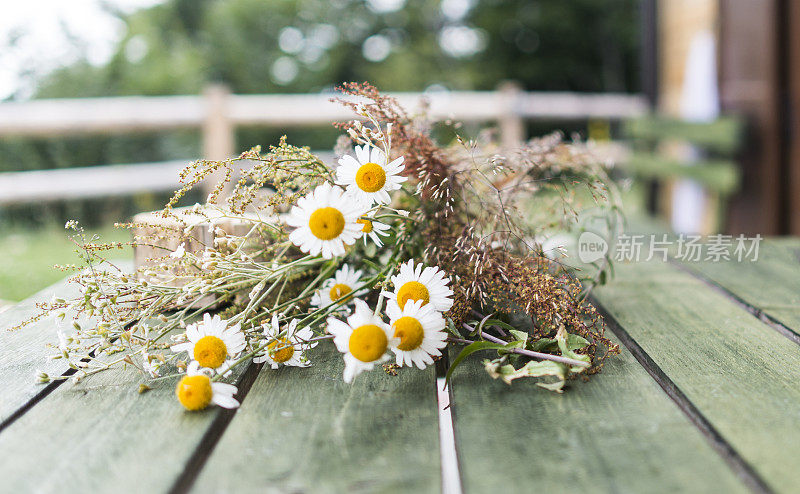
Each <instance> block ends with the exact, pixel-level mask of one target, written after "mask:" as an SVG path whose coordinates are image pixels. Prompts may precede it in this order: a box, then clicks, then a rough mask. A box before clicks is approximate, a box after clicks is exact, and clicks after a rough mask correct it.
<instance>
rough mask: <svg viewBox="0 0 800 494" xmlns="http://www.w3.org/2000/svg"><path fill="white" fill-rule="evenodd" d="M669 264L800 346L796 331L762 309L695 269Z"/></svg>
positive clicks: (670, 262) (680, 264) (674, 262)
mask: <svg viewBox="0 0 800 494" xmlns="http://www.w3.org/2000/svg"><path fill="white" fill-rule="evenodd" d="M669 264H670V265H672V266H674V267H675V268H677V269H679V270H680V271H683V272H684V273H686V274H688V275H689V276H691V277H693V278H695V279H697V280H699V281H701V282H703V283H704V284H705V285H706V286H708V287H709V288H711V289H712V290H714V291H716V292H717V293H719V294H721V295H723V296H724V297H725V298H727V299H729V300H731V301H732V302H733V303H734V304H736V305H737V306H739V307H741V308H742V309H744V310H745V311H747V312H749V313H750V314H751V315H752V316H753V317H755V318H756V319H758V320H759V321H761V322H763V323H764V324H766V325H767V326H769V327H770V328H772V329H774V330H775V331H777V332H778V333H780V334H781V335H783V336H785V337H786V338H788V339H790V340H791V341H792V342H794V343H795V344H797V345H800V334H798V333H797V332H796V331H794V330H793V329H792V328H790V327H789V326H787V325H785V324H783V323H782V322H780V321H779V320H778V319H776V318H774V317H773V316H771V315H769V314H768V313H767V312H765V311H764V310H763V309H759V308H758V307H756V306H755V305H752V304H750V303H748V302H746V301H745V300H744V299H743V298H741V297H739V296H738V295H736V294H735V293H733V292H732V291H730V290H728V289H727V288H725V287H724V286H722V285H720V284H719V283H717V282H716V281H714V280H712V279H711V278H709V277H708V276H706V275H704V274H702V273H700V272H699V271H697V270H695V269H692V268H690V267H689V266H686V265H685V264H682V263H680V262H678V261H677V260H675V259H673V258H671V257H670V258H669Z"/></svg>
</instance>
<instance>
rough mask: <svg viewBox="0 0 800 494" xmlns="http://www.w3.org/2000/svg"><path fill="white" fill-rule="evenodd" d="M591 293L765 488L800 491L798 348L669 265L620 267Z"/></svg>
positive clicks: (622, 265)
mask: <svg viewBox="0 0 800 494" xmlns="http://www.w3.org/2000/svg"><path fill="white" fill-rule="evenodd" d="M596 295H597V298H598V300H599V302H600V303H601V305H602V306H603V307H604V308H605V310H606V311H608V312H609V313H610V314H611V315H612V316H613V317H614V318H615V319H616V320H617V321H618V322H619V324H620V325H621V326H622V327H623V328H624V330H625V331H626V332H627V333H628V334H629V335H630V336H631V337H632V338H633V339H634V340H635V341H636V343H638V345H640V346H641V348H642V349H643V350H644V351H645V352H646V353H647V354H648V355H649V356H650V358H651V359H652V361H653V362H654V363H655V365H657V366H658V367H659V368H660V369H661V370H662V371H663V372H664V373H665V374H666V376H667V377H668V378H669V379H671V381H672V382H674V384H675V385H676V387H677V388H678V390H679V391H680V392H681V393H683V395H685V396H686V398H687V399H688V400H689V401H690V402H691V403H692V404H693V405H694V406H695V407H696V409H697V410H698V411H699V413H701V414H702V415H703V416H704V417H705V419H707V421H708V422H709V423H710V424H711V425H712V426H713V427H714V428H715V429H716V431H718V432H719V434H720V435H721V436H722V438H724V440H725V441H727V443H729V444H730V445H731V446H732V447H733V449H734V450H735V451H736V452H738V454H739V455H740V456H741V457H742V458H743V459H744V461H745V462H747V463H748V464H749V465H750V466H751V467H752V468H753V469H754V470H755V472H757V473H758V474H759V475H760V477H761V478H762V479H763V480H764V481H765V482H766V483H767V484H768V485H770V486H771V487H772V488H774V489H775V490H776V491H783V492H790V491H793V490H796V487H797V485H798V482H800V470H798V469H797V468H796V458H797V457H798V456H800V429H799V428H798V427H797V424H798V421H799V420H800V388H798V387H797V386H796V385H795V384H796V383H797V382H800V347H798V346H797V345H796V344H795V343H793V342H792V341H790V340H789V339H787V338H785V337H783V336H782V335H780V334H779V333H778V332H776V331H772V330H771V329H770V328H768V327H766V326H765V325H764V323H762V322H761V321H759V320H758V319H756V318H755V317H753V316H752V315H751V314H750V313H748V312H747V311H745V310H744V309H743V308H741V307H739V306H738V305H737V304H735V303H734V302H732V301H731V300H730V299H729V298H728V297H726V296H725V295H724V294H721V293H719V292H717V291H714V290H711V289H709V287H708V286H706V285H705V284H704V283H703V282H701V281H699V280H697V279H695V278H693V277H692V276H691V275H689V274H687V273H683V272H679V271H678V270H677V268H675V267H674V266H670V265H668V264H665V263H655V262H654V263H638V264H619V265H617V279H616V280H615V281H614V282H613V283H612V284H610V285H609V286H606V287H602V288H600V289H598V290H597V291H596ZM681 468H684V465H683V464H681Z"/></svg>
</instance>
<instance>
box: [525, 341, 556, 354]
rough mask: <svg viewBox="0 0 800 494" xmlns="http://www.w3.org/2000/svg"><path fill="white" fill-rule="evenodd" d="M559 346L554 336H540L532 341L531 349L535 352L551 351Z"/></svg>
mask: <svg viewBox="0 0 800 494" xmlns="http://www.w3.org/2000/svg"><path fill="white" fill-rule="evenodd" d="M557 348H558V343H557V342H556V340H555V339H553V338H539V339H538V340H536V341H533V342H531V345H530V349H531V350H533V351H534V352H551V351H553V350H555V349H557Z"/></svg>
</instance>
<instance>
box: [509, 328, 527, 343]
mask: <svg viewBox="0 0 800 494" xmlns="http://www.w3.org/2000/svg"><path fill="white" fill-rule="evenodd" d="M508 332H509V333H511V334H513V335H514V337H515V338H516V339H517V340H518V341H521V342H522V346H523V347H524V346H525V343H526V342H527V341H528V333H526V332H525V331H517V330H516V329H509V330H508Z"/></svg>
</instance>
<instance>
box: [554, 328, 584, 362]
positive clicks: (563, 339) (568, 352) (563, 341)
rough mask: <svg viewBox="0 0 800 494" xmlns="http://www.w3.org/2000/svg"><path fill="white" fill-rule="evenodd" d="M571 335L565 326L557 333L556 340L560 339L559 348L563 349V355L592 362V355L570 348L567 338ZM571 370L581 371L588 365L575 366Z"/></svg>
mask: <svg viewBox="0 0 800 494" xmlns="http://www.w3.org/2000/svg"><path fill="white" fill-rule="evenodd" d="M569 336H570V334H569V333H567V330H566V329H564V327H563V326H562V327H561V328H560V329H559V330H558V332H557V333H556V341H558V348H559V350H561V355H563V356H564V357H568V358H571V359H575V360H581V361H583V362H586V363H587V364H588V363H591V362H592V358H591V357H590V356H588V355H582V354H579V353H575V352H573V351H572V349H570V348H569V345H568V344H567V338H568V337H569ZM572 336H577V335H572ZM578 338H580V336H578ZM581 339H583V338H581ZM584 341H586V340H584ZM571 370H572V372H581V371H584V370H586V367H578V366H574V367H572V369H571Z"/></svg>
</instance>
